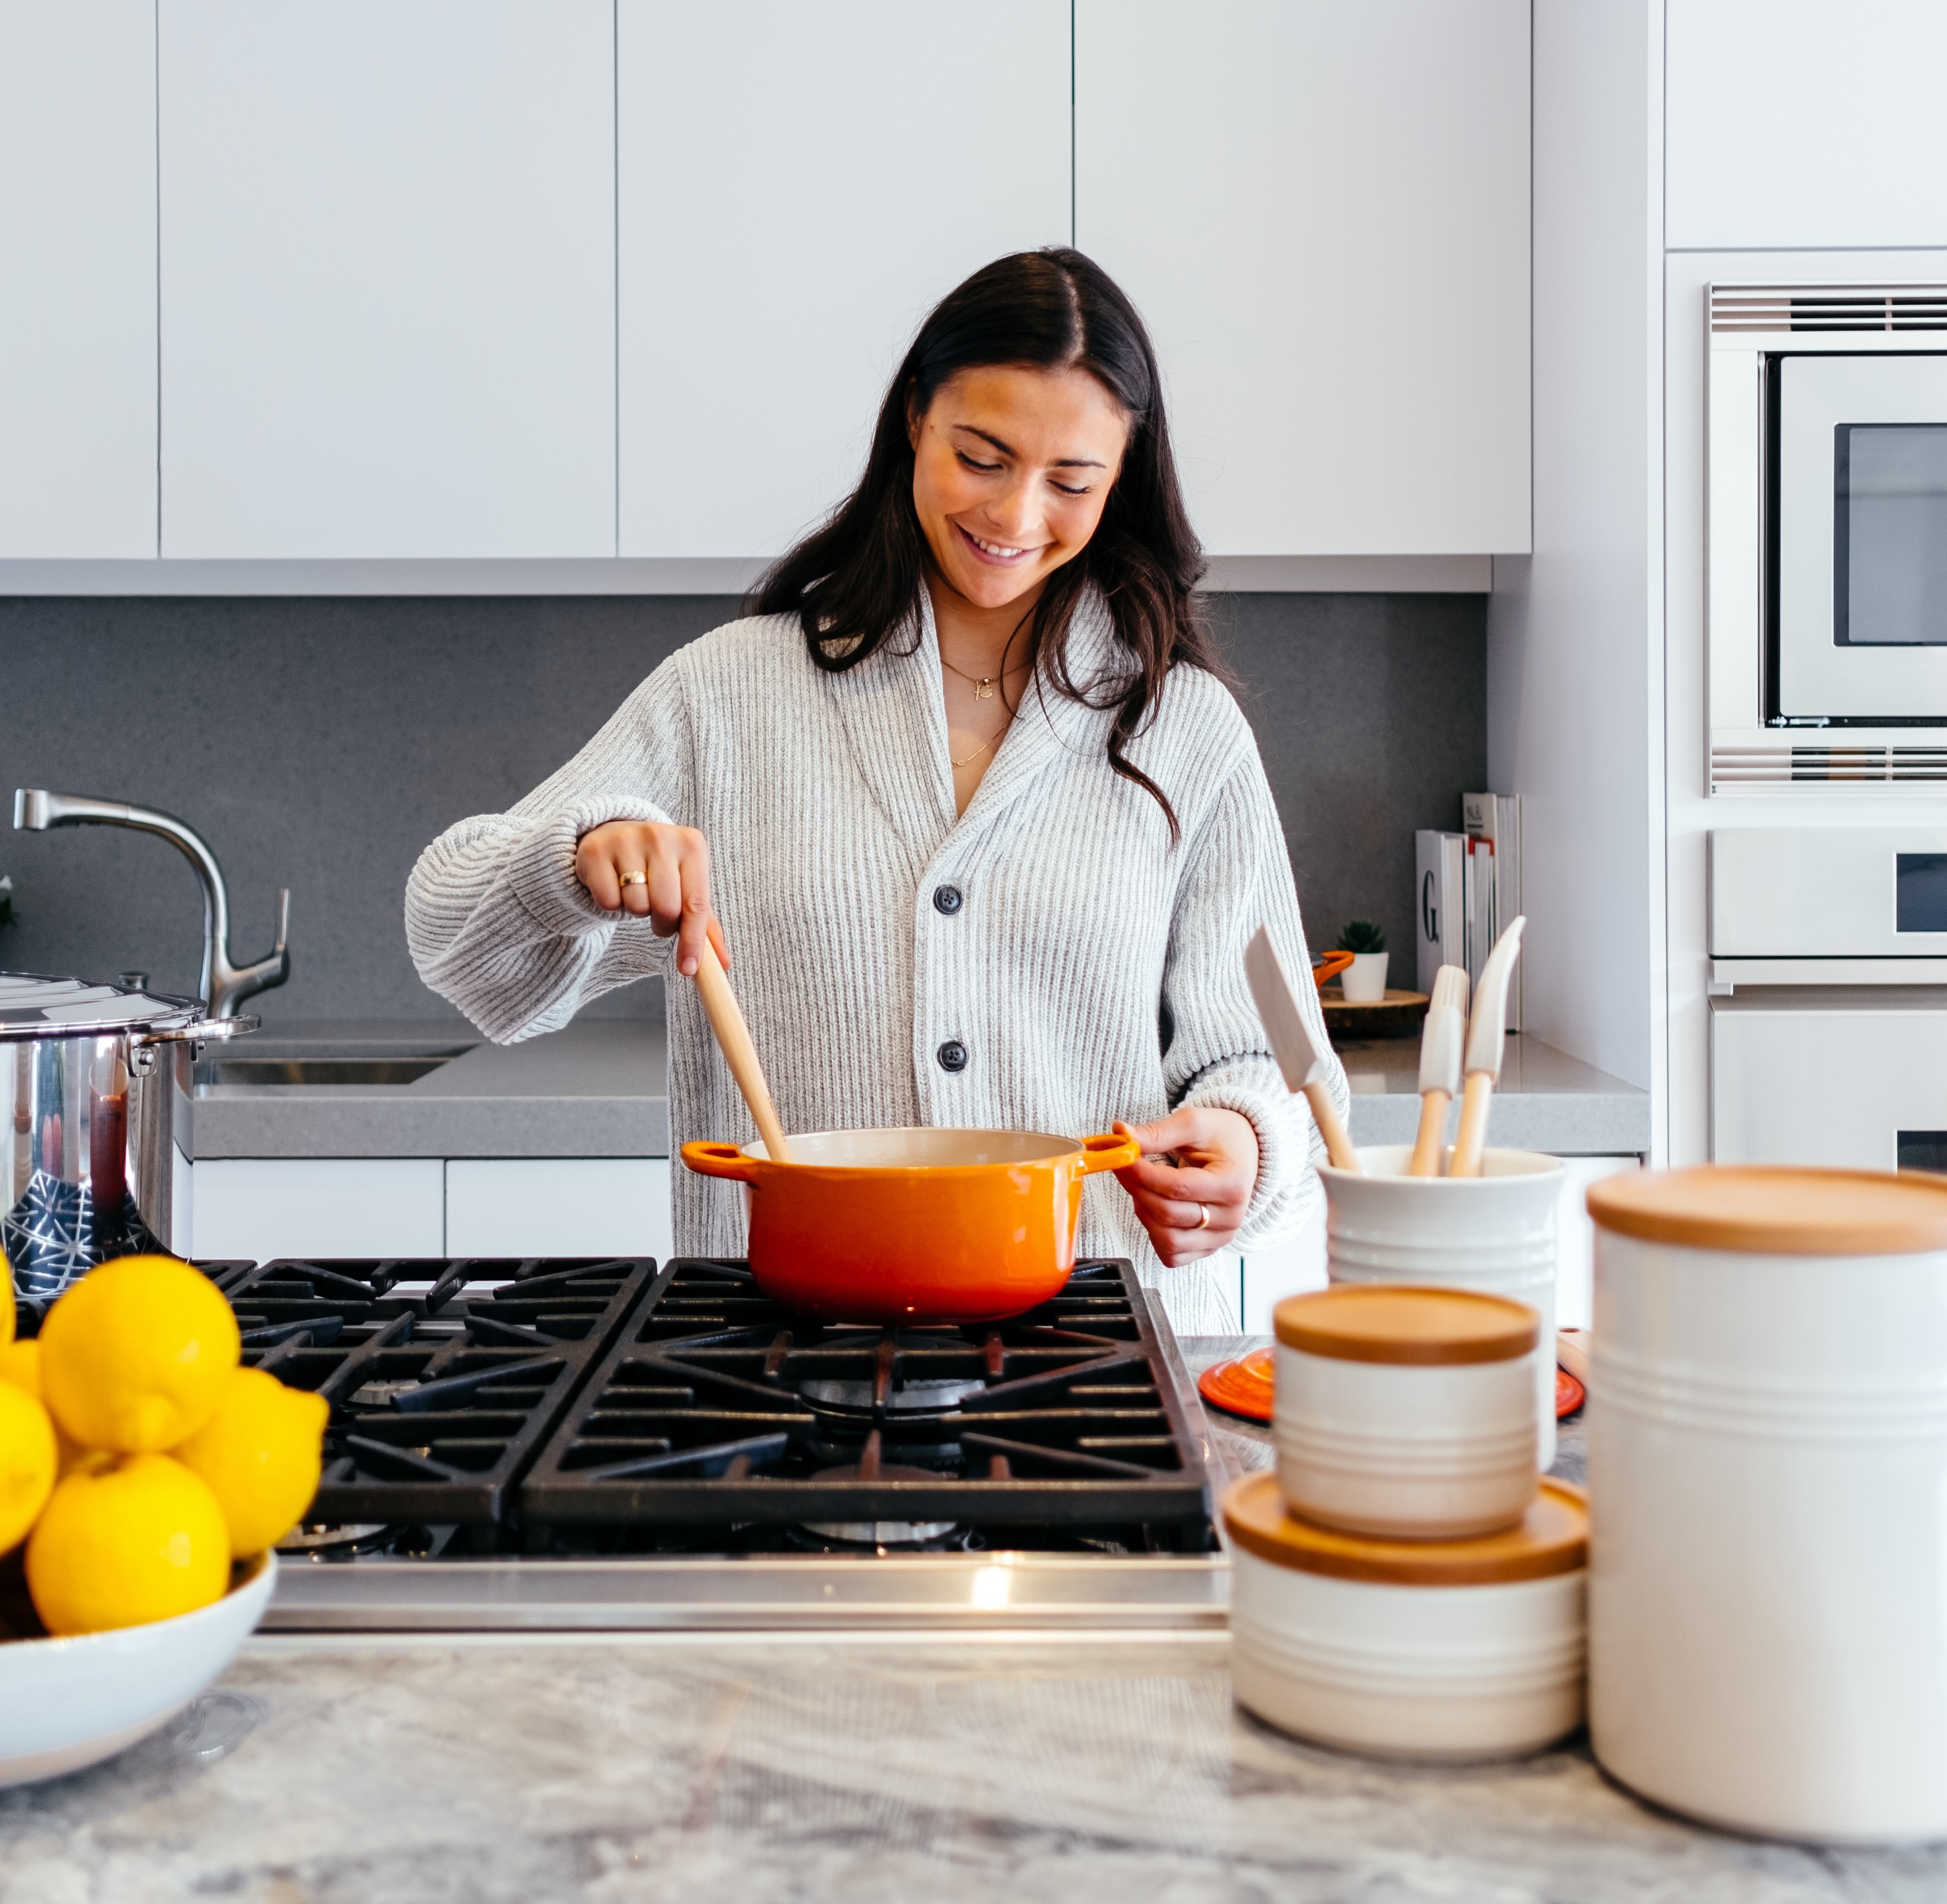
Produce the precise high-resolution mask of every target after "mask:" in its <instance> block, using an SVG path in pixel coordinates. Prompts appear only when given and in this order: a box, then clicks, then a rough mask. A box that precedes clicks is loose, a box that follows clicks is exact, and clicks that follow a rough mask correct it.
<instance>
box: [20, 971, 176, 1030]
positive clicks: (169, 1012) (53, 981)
mask: <svg viewBox="0 0 1947 1904" xmlns="http://www.w3.org/2000/svg"><path fill="white" fill-rule="evenodd" d="M202 1016H203V1002H202V1000H200V998H172V997H171V996H169V994H167V993H166V992H144V991H143V990H142V989H141V988H140V987H139V986H128V985H91V984H90V983H88V980H86V979H79V978H48V977H45V976H44V975H42V974H40V973H38V972H0V1039H23V1038H79V1037H84V1036H87V1035H88V1034H90V1033H100V1032H118V1031H124V1030H126V1029H128V1028H129V1027H130V1026H135V1025H158V1024H163V1023H168V1024H169V1025H171V1026H177V1025H190V1024H193V1023H196V1021H197V1020H198V1019H200V1017H202Z"/></svg>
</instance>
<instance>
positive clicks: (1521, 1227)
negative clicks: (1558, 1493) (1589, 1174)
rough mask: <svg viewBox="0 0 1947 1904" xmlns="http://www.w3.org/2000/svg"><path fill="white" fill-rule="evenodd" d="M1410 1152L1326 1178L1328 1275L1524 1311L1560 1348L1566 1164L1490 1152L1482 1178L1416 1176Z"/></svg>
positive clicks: (1547, 1397)
mask: <svg viewBox="0 0 1947 1904" xmlns="http://www.w3.org/2000/svg"><path fill="white" fill-rule="evenodd" d="M1412 1155H1413V1146H1412V1145H1411V1144H1372V1145H1369V1146H1365V1147H1361V1149H1360V1152H1359V1162H1360V1166H1361V1168H1360V1169H1358V1170H1338V1169H1333V1167H1332V1166H1330V1165H1329V1164H1321V1165H1320V1166H1319V1169H1318V1176H1319V1181H1320V1182H1321V1183H1323V1184H1324V1186H1325V1200H1326V1268H1327V1270H1328V1271H1329V1273H1330V1274H1331V1277H1332V1280H1333V1282H1335V1283H1419V1284H1422V1285H1425V1286H1429V1287H1432V1288H1436V1289H1481V1290H1484V1292H1486V1293H1487V1294H1488V1295H1490V1296H1510V1297H1512V1299H1514V1300H1515V1302H1525V1303H1527V1304H1528V1305H1529V1306H1530V1307H1531V1308H1534V1309H1535V1310H1537V1311H1539V1312H1540V1316H1541V1339H1542V1340H1543V1342H1553V1341H1554V1339H1555V1203H1556V1201H1557V1200H1558V1199H1559V1197H1560V1196H1561V1194H1562V1183H1563V1181H1564V1177H1563V1172H1562V1160H1561V1159H1560V1158H1559V1157H1547V1156H1541V1155H1540V1153H1537V1152H1535V1151H1533V1150H1489V1151H1487V1153H1486V1154H1485V1155H1484V1157H1483V1158H1482V1160H1481V1175H1479V1176H1478V1177H1409V1176H1407V1175H1406V1167H1407V1160H1408V1159H1410V1157H1411V1156H1412ZM1534 1382H1535V1390H1534V1412H1535V1426H1536V1428H1537V1431H1538V1433H1539V1435H1540V1449H1539V1451H1538V1458H1539V1460H1540V1464H1541V1466H1542V1467H1543V1469H1544V1470H1546V1469H1549V1468H1551V1467H1552V1466H1554V1465H1555V1368H1554V1364H1553V1363H1552V1361H1549V1360H1548V1358H1546V1357H1540V1358H1537V1360H1536V1362H1535V1365H1534Z"/></svg>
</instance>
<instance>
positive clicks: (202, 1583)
mask: <svg viewBox="0 0 1947 1904" xmlns="http://www.w3.org/2000/svg"><path fill="white" fill-rule="evenodd" d="M229 1584H230V1540H229V1536H228V1531H227V1530H226V1529H225V1528H224V1525H223V1510H222V1509H221V1508H219V1507H218V1506H217V1504H216V1497H215V1495H214V1494H212V1493H211V1492H210V1491H209V1488H206V1486H205V1485H203V1482H202V1481H199V1480H198V1479H197V1477H196V1476H195V1475H193V1474H191V1473H190V1471H189V1470H188V1469H187V1468H185V1467H184V1466H183V1465H182V1463H181V1462H180V1461H172V1460H170V1459H169V1457H168V1456H167V1455H166V1454H131V1455H124V1456H122V1457H121V1458H119V1460H118V1459H116V1457H113V1456H112V1455H110V1456H101V1455H97V1456H94V1457H90V1459H89V1460H88V1461H87V1462H85V1463H84V1464H83V1465H82V1466H80V1467H79V1468H77V1469H75V1471H74V1472H73V1473H72V1474H70V1475H68V1476H67V1478H66V1479H65V1480H63V1481H61V1482H60V1483H59V1485H57V1487H56V1488H55V1489H54V1493H53V1494H52V1495H51V1497H49V1499H48V1504H47V1506H45V1508H44V1509H42V1512H41V1518H40V1519H39V1521H38V1522H36V1523H35V1526H34V1531H33V1534H31V1535H29V1537H28V1540H27V1591H28V1592H29V1593H30V1594H31V1595H32V1596H33V1602H34V1611H36V1613H38V1614H39V1615H40V1616H41V1621H42V1624H43V1625H44V1626H45V1627H46V1628H47V1630H48V1632H50V1633H57V1634H66V1633H103V1632H106V1631H107V1630H108V1629H109V1628H110V1627H139V1626H142V1625H144V1624H147V1622H148V1621H151V1620H167V1619H169V1618H172V1617H173V1616H174V1615H177V1614H178V1613H193V1612H194V1611H196V1609H197V1608H198V1607H200V1606H207V1605H209V1603H210V1602H212V1600H218V1599H221V1598H222V1597H223V1592H224V1588H225V1587H228V1585H229Z"/></svg>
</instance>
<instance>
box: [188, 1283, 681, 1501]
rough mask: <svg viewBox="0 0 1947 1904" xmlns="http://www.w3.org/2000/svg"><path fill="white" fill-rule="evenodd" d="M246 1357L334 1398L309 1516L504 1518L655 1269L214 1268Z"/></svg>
mask: <svg viewBox="0 0 1947 1904" xmlns="http://www.w3.org/2000/svg"><path fill="white" fill-rule="evenodd" d="M211 1269H212V1274H214V1277H215V1281H216V1283H217V1284H218V1287H219V1288H221V1289H222V1290H223V1292H224V1294H225V1295H226V1296H228V1298H229V1299H230V1303H231V1307H232V1308H234V1310H235V1311H237V1323H238V1325H239V1327H240V1328H241V1329H242V1330H243V1359H244V1361H246V1363H248V1364H251V1365H252V1366H253V1367H258V1368H262V1369H267V1370H269V1371H270V1372H271V1373H272V1374H274V1375H275V1376H277V1378H278V1379H280V1381H283V1382H286V1383H288V1384H289V1385H290V1386H291V1387H293V1388H297V1389H313V1390H314V1391H316V1392H317V1393H318V1394H320V1395H323V1396H324V1397H325V1398H326V1399H327V1401H330V1404H331V1420H330V1426H328V1427H327V1429H326V1432H325V1464H324V1475H323V1481H322V1483H321V1485H320V1487H319V1489H318V1492H317V1499H316V1500H314V1502H313V1503H312V1504H311V1509H310V1512H309V1514H308V1517H307V1518H308V1520H309V1521H310V1522H313V1523H324V1524H327V1525H333V1526H337V1527H355V1526H359V1525H371V1524H374V1523H380V1524H383V1523H392V1522H414V1521H419V1522H437V1523H439V1524H441V1525H475V1526H478V1525H482V1524H488V1523H492V1522H497V1521H498V1520H499V1519H501V1517H502V1515H503V1510H504V1509H506V1506H508V1505H509V1503H510V1500H511V1494H510V1489H511V1486H512V1483H513V1481H515V1479H516V1478H517V1477H518V1475H519V1474H520V1473H521V1472H522V1469H524V1468H525V1466H526V1465H527V1463H528V1460H529V1459H530V1458H531V1456H532V1455H533V1454H534V1450H535V1449H536V1448H537V1447H539V1446H540V1444H541V1442H542V1441H543V1439H544V1438H546V1435H547V1433H548V1431H549V1429H551V1428H553V1426H554V1424H555V1422H556V1419H557V1417H558V1416H559V1415H560V1413H561V1411H562V1409H563V1408H564V1407H565V1406H566V1405H567V1403H568V1398H569V1397H570V1396H571V1395H572V1394H574V1392H575V1391H576V1389H577V1388H578V1386H579V1385H580V1382H581V1379H582V1378H583V1376H585V1375H586V1373H587V1371H588V1370H589V1369H590V1367H592V1366H593V1364H594V1362H595V1361H596V1358H598V1357H599V1355H600V1354H601V1353H602V1350H603V1349H605V1348H606V1347H607V1346H608V1343H609V1342H610V1340H611V1338H612V1337H613V1336H614V1333H615V1330H616V1329H617V1327H618V1325H619V1324H620V1323H621V1320H622V1319H623V1317H624V1316H625V1315H626V1314H627V1313H628V1311H629V1310H630V1307H631V1305H633V1304H634V1303H635V1302H636V1300H637V1299H638V1298H639V1297H640V1296H641V1295H642V1292H643V1290H644V1289H645V1288H646V1287H647V1286H648V1285H649V1283H651V1282H652V1280H653V1279H654V1277H655V1264H654V1263H652V1262H650V1261H649V1260H648V1258H645V1257H632V1256H621V1257H599V1256H590V1257H580V1258H513V1257H494V1258H488V1257H463V1258H453V1259H450V1260H448V1259H446V1258H385V1259H378V1258H361V1259H347V1258H330V1259H327V1260H325V1261H322V1262H304V1261H301V1260H299V1259H298V1258H280V1260H278V1261H277V1262H270V1263H265V1264H264V1265H262V1267H261V1268H247V1267H246V1268H238V1267H237V1266H235V1265H221V1266H215V1265H212V1266H211Z"/></svg>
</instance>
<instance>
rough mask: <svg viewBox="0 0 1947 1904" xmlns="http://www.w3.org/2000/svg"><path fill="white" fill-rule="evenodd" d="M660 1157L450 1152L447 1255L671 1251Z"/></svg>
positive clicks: (665, 1162) (666, 1172)
mask: <svg viewBox="0 0 1947 1904" xmlns="http://www.w3.org/2000/svg"><path fill="white" fill-rule="evenodd" d="M672 1247H673V1246H672V1243H671V1240H670V1166H669V1159H668V1158H667V1157H450V1158H449V1159H447V1165H446V1253H447V1255H450V1256H606V1255H617V1256H653V1257H655V1258H656V1260H657V1261H658V1262H661V1261H662V1260H663V1259H664V1258H665V1257H667V1256H668V1255H670V1254H671V1253H672Z"/></svg>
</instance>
